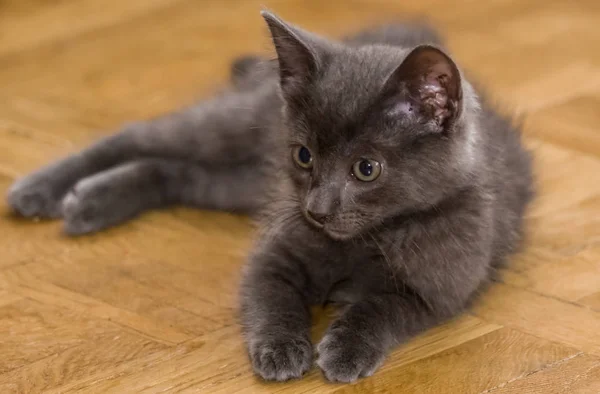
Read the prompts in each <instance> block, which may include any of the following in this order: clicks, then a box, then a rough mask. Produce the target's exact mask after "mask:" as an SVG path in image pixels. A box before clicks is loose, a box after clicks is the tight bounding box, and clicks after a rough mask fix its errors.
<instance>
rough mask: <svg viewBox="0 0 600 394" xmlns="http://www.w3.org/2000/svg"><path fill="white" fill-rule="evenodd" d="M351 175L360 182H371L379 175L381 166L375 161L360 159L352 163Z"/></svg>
mask: <svg viewBox="0 0 600 394" xmlns="http://www.w3.org/2000/svg"><path fill="white" fill-rule="evenodd" d="M352 173H353V174H354V176H355V177H356V178H358V180H360V181H363V182H371V181H374V180H375V179H377V178H378V177H379V174H381V164H379V162H377V161H375V160H368V159H362V160H359V161H357V162H356V163H354V165H353V166H352Z"/></svg>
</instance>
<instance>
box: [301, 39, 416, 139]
mask: <svg viewBox="0 0 600 394" xmlns="http://www.w3.org/2000/svg"><path fill="white" fill-rule="evenodd" d="M407 53H408V50H404V49H401V48H390V47H377V46H373V47H364V48H358V49H357V48H350V49H346V50H344V51H340V52H339V53H336V54H335V55H334V56H333V57H332V59H331V61H330V62H329V63H328V64H327V67H326V68H325V69H324V70H323V73H322V75H321V78H320V79H319V82H318V84H317V85H316V86H315V87H314V90H313V91H312V92H311V96H312V97H311V100H310V101H311V104H312V105H311V107H312V108H310V109H308V110H309V111H308V113H306V114H305V116H306V117H307V118H308V119H307V120H308V122H309V123H310V132H311V133H316V134H317V135H316V137H317V138H318V140H319V144H320V145H323V144H325V145H330V144H339V143H341V142H342V141H340V139H343V140H346V141H350V140H353V139H355V138H357V137H360V132H361V131H364V130H363V129H362V126H363V122H364V121H365V119H366V118H367V117H368V116H369V111H370V110H372V107H373V105H374V104H375V103H376V102H377V101H378V99H379V98H380V97H381V89H382V87H383V85H384V83H385V81H386V80H387V78H388V77H389V75H390V74H391V73H392V72H393V71H394V70H395V69H396V68H397V67H398V65H400V64H401V62H402V59H403V58H404V57H405V56H406V54H407Z"/></svg>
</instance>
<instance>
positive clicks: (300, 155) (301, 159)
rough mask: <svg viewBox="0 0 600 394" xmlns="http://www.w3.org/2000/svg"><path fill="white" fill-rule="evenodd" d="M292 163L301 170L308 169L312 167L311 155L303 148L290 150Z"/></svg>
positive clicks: (298, 147)
mask: <svg viewBox="0 0 600 394" xmlns="http://www.w3.org/2000/svg"><path fill="white" fill-rule="evenodd" d="M292 156H293V158H294V161H295V162H296V163H297V164H298V165H299V166H300V167H302V168H306V169H310V168H312V165H313V159H312V155H311V154H310V151H309V150H308V148H307V147H305V146H297V147H295V148H294V149H293V150H292Z"/></svg>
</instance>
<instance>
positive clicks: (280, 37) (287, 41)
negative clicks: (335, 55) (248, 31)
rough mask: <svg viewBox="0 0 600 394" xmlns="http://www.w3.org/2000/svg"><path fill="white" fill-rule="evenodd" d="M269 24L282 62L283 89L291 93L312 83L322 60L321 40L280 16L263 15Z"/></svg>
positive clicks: (266, 13) (280, 62)
mask: <svg viewBox="0 0 600 394" xmlns="http://www.w3.org/2000/svg"><path fill="white" fill-rule="evenodd" d="M261 15H262V17H263V18H264V19H265V21H266V22H267V25H268V26H269V30H270V32H271V37H272V38H273V44H274V45H275V50H276V52H277V60H278V62H279V74H280V78H281V81H280V82H281V88H282V89H283V91H284V93H286V92H287V93H292V92H293V91H295V87H296V86H302V85H303V84H305V83H306V82H308V81H310V80H311V79H312V78H313V77H314V76H315V75H316V74H317V72H318V69H319V65H320V63H321V61H322V60H323V59H322V57H323V56H324V53H323V48H322V47H323V46H324V44H323V43H322V42H321V41H322V40H321V39H320V38H319V37H317V36H316V35H314V34H311V33H309V32H307V31H304V30H302V29H300V28H298V27H295V26H292V25H290V24H289V23H286V22H285V21H283V20H282V19H281V18H279V17H278V16H277V15H275V14H273V13H271V12H268V11H262V12H261Z"/></svg>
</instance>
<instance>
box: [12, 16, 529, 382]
mask: <svg viewBox="0 0 600 394" xmlns="http://www.w3.org/2000/svg"><path fill="white" fill-rule="evenodd" d="M264 17H265V19H266V20H267V23H268V25H269V27H270V29H271V33H272V35H273V41H274V44H275V47H276V50H277V53H278V61H277V62H273V61H268V60H265V59H262V58H260V57H255V56H248V57H243V58H240V59H238V60H237V61H236V62H235V63H234V65H233V67H232V81H231V82H232V84H231V85H232V86H231V88H230V89H229V90H228V91H226V92H225V93H223V94H221V95H219V96H216V97H214V98H213V99H211V100H208V101H205V102H201V103H199V104H198V105H197V106H194V107H192V108H189V109H187V110H184V111H181V112H178V113H175V114H171V115H167V116H165V117H163V118H160V119H157V120H153V121H149V122H141V123H136V124H133V125H129V126H127V127H125V128H124V129H123V130H122V131H121V132H120V133H117V134H115V135H114V136H111V137H107V138H106V139H104V140H101V141H99V142H98V143H96V144H95V145H93V146H91V147H89V148H87V149H85V150H84V151H82V152H80V153H78V154H75V155H73V156H71V157H68V158H66V159H64V160H62V161H59V162H58V163H55V164H52V165H50V166H48V167H46V168H43V169H41V170H39V171H38V172H36V173H34V174H31V175H29V176H27V177H25V178H24V179H22V180H19V181H18V182H16V183H15V184H14V185H13V186H12V188H11V189H10V191H9V194H8V202H9V204H10V206H11V207H12V208H13V209H14V211H15V212H16V213H18V214H20V215H22V216H25V217H33V216H40V217H49V218H59V217H60V218H63V220H64V222H65V228H66V231H67V232H68V233H70V234H83V233H88V232H93V231H97V230H99V229H102V228H105V227H108V226H112V225H115V224H118V223H120V222H122V221H125V220H127V219H129V218H131V217H133V216H135V215H137V214H139V213H141V212H143V211H144V210H147V209H153V208H158V207H163V206H167V205H172V204H185V205H191V206H196V207H200V208H208V209H221V210H229V211H241V212H248V213H261V215H259V217H260V236H259V238H258V241H257V244H256V245H255V247H254V249H253V251H252V253H251V254H250V257H249V260H248V263H247V265H246V267H245V270H244V276H243V281H242V286H241V290H240V295H241V322H242V325H243V329H244V334H245V338H246V343H247V346H248V352H249V356H250V361H251V363H252V366H253V368H254V370H255V371H256V373H257V374H258V375H260V376H262V377H263V378H265V379H268V380H287V379H292V378H299V377H301V376H302V374H304V373H305V372H306V371H307V370H308V369H309V368H310V367H311V365H312V364H313V347H312V344H311V342H310V338H309V329H310V324H311V319H310V313H309V307H310V306H311V305H322V304H326V303H336V304H339V305H340V306H343V309H342V313H341V316H340V317H339V318H338V319H337V320H335V321H334V322H333V323H332V325H331V327H329V329H328V330H327V332H326V334H325V336H324V338H323V339H322V340H321V342H320V343H319V344H318V346H317V347H316V353H317V359H316V363H317V365H318V366H319V367H320V368H321V369H322V371H323V373H324V375H325V377H326V378H327V379H328V380H331V381H339V382H350V381H354V380H356V379H358V378H360V377H362V376H369V375H371V374H373V373H374V372H375V370H376V369H377V368H378V367H379V366H380V365H381V363H382V362H383V361H384V359H385V357H386V355H387V354H388V353H389V351H390V350H391V349H393V348H394V347H395V346H396V345H397V344H399V343H402V342H405V341H407V340H409V339H410V338H411V337H413V336H414V335H416V334H419V333H420V332H422V331H424V330H426V329H428V328H430V327H432V326H434V325H436V324H439V323H440V322H443V321H444V320H446V319H449V318H452V317H454V316H456V315H458V314H460V313H461V312H462V311H463V310H464V309H465V308H466V307H467V306H468V305H469V302H470V301H471V300H472V299H473V298H474V297H475V296H476V295H477V294H478V293H479V292H480V291H481V290H482V289H483V288H484V287H485V285H486V284H487V283H488V282H489V281H490V279H491V276H492V274H493V273H494V271H495V270H496V269H497V268H498V267H499V266H500V265H501V264H502V263H503V262H504V261H505V259H506V257H507V255H508V254H509V253H510V252H512V251H514V250H515V248H516V247H517V246H518V244H519V240H520V238H521V232H522V220H523V214H524V210H525V208H526V206H527V203H528V202H529V200H530V199H531V197H532V194H533V190H532V175H531V168H530V167H531V164H530V161H531V160H530V156H529V154H528V153H527V152H526V151H525V150H524V148H523V147H522V144H521V142H520V134H519V132H518V130H516V129H515V128H514V127H513V125H512V124H511V122H510V121H509V120H508V119H506V118H504V117H503V116H501V115H499V114H497V113H496V112H494V111H493V110H492V109H491V108H490V107H489V105H488V104H487V102H485V101H480V99H479V97H478V95H477V93H476V92H475V89H474V88H473V87H472V85H470V84H469V82H468V81H467V80H466V79H465V77H464V75H463V74H462V73H461V72H460V71H458V69H457V68H456V66H455V65H454V63H453V62H452V60H450V58H449V57H448V56H447V55H446V54H444V51H443V49H436V48H435V47H431V46H423V45H421V44H433V45H436V46H437V48H442V47H441V45H442V44H441V41H440V40H439V38H438V36H437V34H436V33H435V32H433V31H432V30H431V29H429V28H428V27H425V26H421V25H409V24H405V25H402V24H399V25H390V26H385V27H380V28H374V29H370V30H368V31H365V32H362V33H359V34H358V35H356V36H352V37H349V38H347V39H345V40H344V41H341V42H334V41H329V40H325V39H324V38H322V37H318V36H316V35H314V34H311V33H308V32H305V31H303V30H301V29H299V28H297V27H293V26H291V25H289V24H287V23H285V22H283V21H282V20H281V19H279V18H277V17H276V16H274V15H272V14H269V13H264ZM417 46H418V47H417ZM415 47H417V48H416V49H413V48H415ZM278 71H279V72H278ZM298 144H301V145H304V146H307V147H309V148H310V150H311V153H312V157H313V163H312V165H313V167H312V169H311V170H306V169H304V168H300V167H299V166H298V165H296V164H295V163H294V161H293V160H292V158H291V153H290V147H292V146H296V145H298ZM363 158H368V159H374V160H377V161H378V162H380V163H381V168H382V172H381V175H380V176H379V178H378V179H376V180H375V181H373V182H360V181H359V180H358V179H356V178H355V177H353V176H352V175H351V174H350V169H351V168H352V166H353V163H355V162H356V161H357V160H360V159H363ZM261 208H262V209H261ZM315 218H316V219H315ZM319 221H320V222H319Z"/></svg>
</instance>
